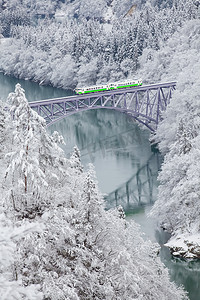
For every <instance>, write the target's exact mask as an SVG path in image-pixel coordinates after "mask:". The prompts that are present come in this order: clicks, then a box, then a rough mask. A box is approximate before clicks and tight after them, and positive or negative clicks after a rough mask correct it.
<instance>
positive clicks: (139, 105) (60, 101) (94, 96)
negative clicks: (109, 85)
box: [29, 82, 176, 131]
mask: <svg viewBox="0 0 200 300" xmlns="http://www.w3.org/2000/svg"><path fill="white" fill-rule="evenodd" d="M175 87H176V82H169V83H159V84H153V85H144V86H140V87H133V88H125V89H120V90H111V91H104V92H97V93H91V94H85V95H75V96H68V97H63V98H56V99H49V100H41V101H35V102H29V105H30V107H31V108H32V109H34V110H35V111H37V113H38V114H39V115H40V116H42V117H43V118H44V119H45V120H46V122H47V126H49V125H51V124H53V123H55V122H57V121H58V120H61V119H63V118H65V117H66V116H69V115H73V114H75V113H78V112H81V111H86V110H90V109H99V108H106V109H113V110H116V111H120V112H123V113H126V114H128V115H130V116H131V117H133V118H134V119H135V120H137V121H138V122H140V123H142V124H144V125H146V126H147V127H148V128H149V129H150V130H151V131H155V130H156V128H157V125H158V123H159V121H160V120H162V112H163V111H165V109H166V107H167V105H168V104H169V102H170V99H171V97H172V91H173V90H174V89H175Z"/></svg>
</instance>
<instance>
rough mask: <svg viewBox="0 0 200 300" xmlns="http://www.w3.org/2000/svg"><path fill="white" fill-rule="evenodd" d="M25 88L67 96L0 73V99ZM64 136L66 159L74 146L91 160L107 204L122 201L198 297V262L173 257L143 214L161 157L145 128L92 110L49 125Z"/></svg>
mask: <svg viewBox="0 0 200 300" xmlns="http://www.w3.org/2000/svg"><path fill="white" fill-rule="evenodd" d="M18 82H19V83H20V84H21V86H22V87H23V88H24V89H25V92H26V97H27V99H28V100H29V101H35V100H41V99H48V98H56V97H62V96H66V95H71V94H72V92H71V91H65V90H62V89H56V88H53V87H49V86H40V85H38V84H37V83H34V82H30V81H25V80H18V79H16V78H13V77H9V76H5V75H3V74H2V73H0V99H6V97H7V95H8V93H9V92H13V91H14V87H15V84H16V83H18ZM48 130H49V131H50V132H53V131H54V130H57V131H58V132H59V133H61V134H62V135H63V137H64V139H65V143H66V145H65V146H63V149H64V151H65V153H66V155H67V156H68V157H69V156H70V153H71V152H72V151H73V147H74V146H75V145H77V146H78V147H79V149H80V152H81V159H82V164H83V165H84V167H85V168H86V169H87V167H88V164H89V163H93V164H94V166H95V170H96V176H97V179H98V181H99V188H100V191H101V192H102V193H103V195H104V197H105V199H106V204H107V207H113V206H115V205H116V204H117V205H119V204H121V205H123V207H124V209H125V211H126V214H127V219H128V220H131V219H134V220H135V221H136V222H137V223H139V224H140V226H141V230H142V231H143V232H144V233H145V238H149V239H151V240H152V241H155V242H156V241H157V242H159V244H160V245H161V252H160V257H161V259H162V261H163V262H164V263H165V265H166V266H167V267H168V268H169V271H170V276H171V279H172V280H174V281H175V282H176V283H177V284H178V285H184V287H185V289H186V290H187V291H188V292H189V297H190V300H199V299H200V262H199V261H184V260H180V259H173V258H172V257H171V255H170V253H169V251H168V249H166V248H165V247H163V244H164V243H165V242H166V241H167V238H168V236H167V235H166V234H164V233H163V232H161V231H159V230H158V229H157V225H156V220H152V219H150V218H148V217H147V214H148V212H149V210H150V208H151V206H152V204H153V202H154V201H155V200H156V192H157V181H156V177H157V173H158V170H159V167H160V163H161V158H160V156H159V154H158V153H156V152H155V151H153V149H152V148H151V146H150V144H149V141H148V138H149V131H148V130H141V129H140V128H139V126H138V125H137V124H136V123H135V122H134V121H133V120H132V119H131V118H129V117H128V116H127V115H125V114H122V113H119V112H114V111H111V110H105V109H102V110H101V109H99V110H91V111H87V112H83V113H79V114H76V115H72V116H70V117H68V118H66V119H63V120H61V121H60V122H58V123H56V124H54V125H52V126H51V127H50V128H49V129H48Z"/></svg>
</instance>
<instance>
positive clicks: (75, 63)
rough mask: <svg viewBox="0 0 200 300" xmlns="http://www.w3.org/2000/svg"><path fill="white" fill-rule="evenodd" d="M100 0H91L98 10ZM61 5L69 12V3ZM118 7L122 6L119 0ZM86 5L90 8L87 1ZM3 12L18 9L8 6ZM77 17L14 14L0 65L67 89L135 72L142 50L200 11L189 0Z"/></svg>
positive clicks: (158, 42)
mask: <svg viewBox="0 0 200 300" xmlns="http://www.w3.org/2000/svg"><path fill="white" fill-rule="evenodd" d="M49 2H50V1H49ZM52 2H53V1H52ZM104 2H105V1H100V2H98V4H96V1H94V8H96V9H97V8H98V9H99V6H100V4H101V3H104ZM115 2H117V3H118V2H119V1H114V3H115ZM126 2H127V6H126V8H127V7H129V6H128V2H130V1H125V2H123V3H126ZM81 3H82V2H81V1H74V2H72V3H71V4H69V6H70V7H71V5H73V6H75V4H76V5H79V6H78V7H79V9H80V10H81V9H83V8H82V6H84V5H86V3H87V1H86V2H85V1H84V5H83V4H81ZM114 3H113V5H114ZM104 4H105V3H104ZM64 5H65V6H66V8H65V11H67V12H68V3H65V4H63V6H64ZM121 5H122V4H121ZM116 6H119V7H121V6H120V4H119V3H118V5H116ZM104 7H105V5H104ZM114 7H115V6H114ZM114 7H112V8H113V11H114ZM84 9H85V10H84V11H90V10H88V8H87V7H85V6H84ZM63 10H64V8H63ZM5 11H6V13H7V14H9V13H10V14H11V15H12V14H15V13H16V14H17V11H16V12H15V11H13V10H12V7H11V8H10V9H6V10H5ZM3 12H4V11H3ZM83 15H84V13H83ZM93 15H95V14H93ZM81 16H82V14H81ZM81 16H80V17H79V18H78V19H77V18H75V19H74V18H73V19H72V18H64V20H63V21H62V22H58V21H57V20H56V19H55V18H52V19H49V18H48V19H44V20H41V21H39V22H38V24H37V26H36V25H35V24H32V23H31V21H29V22H28V21H27V24H21V21H18V24H17V25H16V22H15V18H14V17H11V18H14V21H13V23H12V22H11V23H9V26H10V27H9V35H10V36H11V37H12V38H11V39H10V40H9V42H8V43H6V45H5V47H3V45H4V44H2V47H1V57H0V69H1V70H3V72H4V73H6V74H10V75H14V76H16V77H19V78H24V79H30V80H34V81H37V82H40V83H42V84H51V85H53V86H56V87H63V88H71V89H73V88H75V87H76V86H77V85H79V86H82V85H91V84H95V83H96V82H98V83H107V82H108V81H110V80H112V81H113V80H115V81H116V80H119V79H122V78H125V77H134V76H135V74H136V72H137V71H138V69H139V67H140V62H139V59H140V56H141V54H142V53H143V51H144V49H148V50H149V49H151V50H152V51H157V50H159V49H160V48H161V46H162V44H163V43H164V42H166V41H167V40H168V39H169V37H171V36H172V35H173V34H174V33H175V32H176V31H177V30H178V29H179V28H180V27H182V26H183V24H184V23H185V22H187V21H188V20H191V19H196V18H197V17H198V10H197V6H196V5H195V4H194V2H193V0H189V1H187V3H185V1H174V4H173V5H172V6H168V7H163V8H162V9H160V8H158V7H157V6H153V5H152V4H151V3H150V2H147V3H146V4H144V5H143V6H142V10H140V9H138V10H136V11H135V13H134V14H133V15H132V16H131V15H130V16H127V17H123V16H121V17H119V18H114V19H113V20H112V23H110V24H107V23H106V21H105V22H100V21H99V19H96V18H89V19H88V18H83V16H82V18H81ZM80 18H81V21H80ZM27 19H28V17H27ZM6 20H7V18H6ZM29 20H30V17H29ZM24 22H25V21H24ZM110 22H111V21H110ZM1 23H2V25H1V26H2V33H3V35H5V34H6V32H5V30H7V29H6V28H7V27H6V24H7V23H6V24H5V21H4V19H3V17H2V21H1ZM144 81H146V78H144ZM151 81H154V80H153V79H152V78H151Z"/></svg>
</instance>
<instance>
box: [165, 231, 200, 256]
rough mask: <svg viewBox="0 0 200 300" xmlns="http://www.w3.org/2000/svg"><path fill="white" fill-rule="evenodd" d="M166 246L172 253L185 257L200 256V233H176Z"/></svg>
mask: <svg viewBox="0 0 200 300" xmlns="http://www.w3.org/2000/svg"><path fill="white" fill-rule="evenodd" d="M165 246H167V247H169V248H170V249H171V251H172V254H173V255H175V256H182V257H184V258H196V257H198V258H200V234H199V233H197V234H192V235H185V234H182V235H176V236H175V237H172V238H171V239H170V240H169V241H168V242H167V243H166V244H165Z"/></svg>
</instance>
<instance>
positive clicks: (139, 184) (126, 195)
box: [105, 153, 161, 211]
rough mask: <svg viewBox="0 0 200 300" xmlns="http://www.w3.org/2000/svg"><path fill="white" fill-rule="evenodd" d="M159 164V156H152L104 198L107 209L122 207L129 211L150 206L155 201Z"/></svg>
mask: <svg viewBox="0 0 200 300" xmlns="http://www.w3.org/2000/svg"><path fill="white" fill-rule="evenodd" d="M160 164H161V156H160V154H159V153H155V154H152V155H151V157H150V158H149V159H148V161H147V162H146V163H145V164H144V165H143V166H142V167H139V166H138V170H137V172H136V173H135V174H134V175H133V176H131V178H130V179H129V180H127V181H126V182H125V183H123V184H122V185H120V186H119V187H118V188H117V189H115V190H114V191H112V192H111V193H109V194H108V195H107V196H106V197H105V200H106V202H107V207H108V208H110V207H113V206H118V205H122V206H123V207H124V209H125V211H130V210H132V209H136V206H143V205H147V204H152V203H153V202H154V201H155V200H156V194H157V175H158V169H159V167H160Z"/></svg>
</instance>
